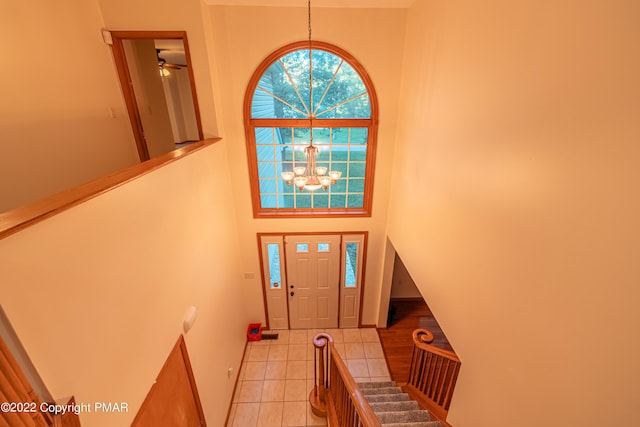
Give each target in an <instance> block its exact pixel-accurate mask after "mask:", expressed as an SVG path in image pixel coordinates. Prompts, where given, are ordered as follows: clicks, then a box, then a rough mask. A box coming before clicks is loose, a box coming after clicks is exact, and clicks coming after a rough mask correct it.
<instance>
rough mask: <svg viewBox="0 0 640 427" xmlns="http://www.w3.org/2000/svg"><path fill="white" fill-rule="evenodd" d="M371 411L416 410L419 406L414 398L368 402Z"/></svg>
mask: <svg viewBox="0 0 640 427" xmlns="http://www.w3.org/2000/svg"><path fill="white" fill-rule="evenodd" d="M369 405H370V406H371V409H373V412H375V413H376V414H377V413H380V412H399V411H418V410H420V407H419V406H418V402H416V401H415V400H407V401H404V402H377V403H372V402H369Z"/></svg>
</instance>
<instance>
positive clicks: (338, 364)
mask: <svg viewBox="0 0 640 427" xmlns="http://www.w3.org/2000/svg"><path fill="white" fill-rule="evenodd" d="M328 345H329V351H330V353H331V358H330V363H329V366H330V367H331V366H332V367H335V368H336V370H337V373H336V374H337V375H338V376H339V377H340V379H341V380H342V383H343V385H344V387H345V388H346V390H347V394H348V396H349V399H348V400H350V401H351V402H352V405H353V407H354V408H355V410H356V412H357V413H358V416H359V419H360V421H361V423H362V425H363V426H370V427H380V426H381V424H380V421H379V420H378V417H376V415H375V413H374V412H373V409H371V406H370V405H369V402H368V401H367V399H366V397H365V396H364V393H362V390H360V387H358V384H356V381H355V379H354V378H353V376H352V375H351V372H349V369H348V368H347V365H346V364H345V362H344V361H343V360H342V357H340V354H339V353H338V352H337V351H336V349H335V345H334V344H333V342H332V341H329V342H328ZM329 375H330V376H332V375H333V373H332V372H330V373H329ZM330 383H331V386H330V388H329V393H328V394H329V395H331V394H333V392H334V391H335V390H334V389H335V387H336V386H337V384H335V383H334V382H333V381H330ZM336 403H337V402H336Z"/></svg>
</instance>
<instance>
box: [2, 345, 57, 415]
mask: <svg viewBox="0 0 640 427" xmlns="http://www.w3.org/2000/svg"><path fill="white" fill-rule="evenodd" d="M0 395H1V396H2V403H4V402H5V401H6V402H9V403H16V404H18V403H20V404H29V405H34V406H35V409H36V410H35V412H27V411H18V410H16V411H6V412H4V413H3V418H2V419H5V418H4V417H5V416H6V417H7V418H6V421H7V423H8V424H9V425H11V426H14V425H15V426H23V425H24V426H37V427H46V426H51V425H53V424H54V420H53V417H52V414H50V413H48V412H42V411H41V410H40V405H41V404H42V401H41V400H40V398H39V396H38V395H37V394H36V393H35V391H34V390H33V388H32V387H31V384H29V380H28V379H27V377H26V376H25V374H24V372H23V371H22V368H21V367H20V365H19V364H18V361H17V360H16V359H15V357H14V356H13V353H11V350H10V349H9V346H8V345H7V344H6V343H5V342H4V340H3V339H2V338H0Z"/></svg>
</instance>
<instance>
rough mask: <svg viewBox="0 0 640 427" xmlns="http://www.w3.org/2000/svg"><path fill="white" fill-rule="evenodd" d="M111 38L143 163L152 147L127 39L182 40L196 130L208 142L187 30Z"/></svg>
mask: <svg viewBox="0 0 640 427" xmlns="http://www.w3.org/2000/svg"><path fill="white" fill-rule="evenodd" d="M111 38H112V40H113V45H112V48H113V58H114V61H115V64H116V70H117V72H118V79H119V80H120V87H121V88H122V94H123V96H124V100H125V104H126V106H127V113H128V115H129V121H130V122H131V127H132V130H133V136H134V139H135V141H136V146H137V149H138V157H139V158H140V161H141V162H144V161H146V160H149V158H150V155H149V148H148V147H147V143H146V141H145V139H144V132H143V127H142V121H141V119H140V111H139V110H138V103H137V102H136V96H135V92H134V89H133V85H132V82H131V74H130V73H129V66H128V64H127V57H126V55H125V52H124V44H123V40H155V39H181V40H182V43H183V46H184V53H185V57H186V60H187V72H188V73H189V84H190V86H191V97H192V101H193V106H194V110H195V116H196V127H197V129H198V136H199V138H200V139H204V136H203V132H202V120H201V116H200V106H199V104H198V95H197V92H196V85H195V77H194V74H193V66H192V63H191V54H190V50H189V41H188V40H187V32H186V31H111Z"/></svg>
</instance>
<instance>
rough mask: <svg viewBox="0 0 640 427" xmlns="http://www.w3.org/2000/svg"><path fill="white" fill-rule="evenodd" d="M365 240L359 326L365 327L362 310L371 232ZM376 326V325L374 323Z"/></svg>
mask: <svg viewBox="0 0 640 427" xmlns="http://www.w3.org/2000/svg"><path fill="white" fill-rule="evenodd" d="M363 234H364V240H363V241H362V276H361V277H360V307H359V308H358V327H360V328H361V327H363V324H362V311H363V308H364V282H365V279H366V272H367V247H368V246H369V232H368V231H365V232H364V233H363ZM373 327H374V328H375V327H376V325H373Z"/></svg>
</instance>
